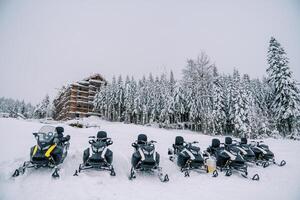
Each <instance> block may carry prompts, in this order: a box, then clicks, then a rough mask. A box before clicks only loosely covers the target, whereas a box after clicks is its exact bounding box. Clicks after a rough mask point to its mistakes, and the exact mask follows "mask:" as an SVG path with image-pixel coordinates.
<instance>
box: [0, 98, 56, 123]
mask: <svg viewBox="0 0 300 200" xmlns="http://www.w3.org/2000/svg"><path fill="white" fill-rule="evenodd" d="M0 113H7V114H9V117H13V118H17V117H21V118H26V119H29V118H35V119H42V118H47V117H52V116H53V106H52V103H51V101H50V99H49V96H48V95H46V96H45V97H44V99H43V100H42V101H41V102H40V103H38V104H37V105H32V104H31V103H25V102H24V100H22V101H19V100H14V99H12V98H4V97H1V98H0Z"/></svg>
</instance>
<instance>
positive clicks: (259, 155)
mask: <svg viewBox="0 0 300 200" xmlns="http://www.w3.org/2000/svg"><path fill="white" fill-rule="evenodd" d="M240 144H241V146H242V147H247V148H250V149H251V150H252V151H253V152H254V155H255V156H254V161H255V163H256V165H261V166H263V167H264V168H265V167H268V166H269V165H270V164H275V165H277V166H280V167H282V166H284V165H285V164H286V161H285V160H282V161H281V162H280V163H277V162H276V161H275V158H274V153H273V152H272V151H270V149H269V146H268V145H266V144H264V143H263V141H259V142H257V141H251V143H250V144H248V141H247V138H241V142H240Z"/></svg>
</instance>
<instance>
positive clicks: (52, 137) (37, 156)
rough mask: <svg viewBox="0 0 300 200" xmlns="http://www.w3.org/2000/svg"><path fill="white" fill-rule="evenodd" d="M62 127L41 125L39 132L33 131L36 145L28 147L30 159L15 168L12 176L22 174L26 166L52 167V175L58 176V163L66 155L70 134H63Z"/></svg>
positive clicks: (59, 163)
mask: <svg viewBox="0 0 300 200" xmlns="http://www.w3.org/2000/svg"><path fill="white" fill-rule="evenodd" d="M63 132H64V128H63V127H54V126H49V125H47V126H43V127H42V128H41V129H40V130H39V132H37V133H33V135H34V137H35V138H36V140H37V145H35V146H34V147H32V148H31V149H30V161H25V162H24V164H23V166H21V167H19V168H18V169H16V170H15V172H14V174H13V175H12V176H13V177H17V176H19V175H20V174H24V173H25V170H26V169H27V168H35V169H38V168H41V167H48V168H53V169H54V171H53V173H52V177H54V178H58V177H59V174H58V172H59V170H60V165H61V164H62V163H63V161H64V159H65V158H66V156H67V153H68V149H69V146H70V143H69V140H70V136H69V135H67V136H66V137H64V136H63Z"/></svg>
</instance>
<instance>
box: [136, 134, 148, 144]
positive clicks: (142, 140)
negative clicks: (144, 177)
mask: <svg viewBox="0 0 300 200" xmlns="http://www.w3.org/2000/svg"><path fill="white" fill-rule="evenodd" d="M146 142H147V135H145V134H139V135H138V139H137V144H145V143H146Z"/></svg>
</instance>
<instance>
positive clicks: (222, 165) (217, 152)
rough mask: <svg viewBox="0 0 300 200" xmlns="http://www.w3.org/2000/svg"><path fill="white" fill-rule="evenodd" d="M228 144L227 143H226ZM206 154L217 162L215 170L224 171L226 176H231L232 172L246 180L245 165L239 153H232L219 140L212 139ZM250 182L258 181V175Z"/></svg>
mask: <svg viewBox="0 0 300 200" xmlns="http://www.w3.org/2000/svg"><path fill="white" fill-rule="evenodd" d="M227 142H228V141H227ZM207 152H208V153H209V154H210V155H212V156H214V157H215V158H216V160H217V169H219V170H220V171H221V172H222V171H225V175H226V176H231V175H232V172H233V171H235V172H238V173H239V174H240V175H242V176H243V177H244V178H248V170H247V164H246V161H245V160H244V158H243V156H242V155H241V154H240V152H239V151H233V150H231V148H229V147H228V146H227V147H226V145H225V144H224V143H220V140H219V139H216V138H215V139H212V144H211V146H210V147H208V148H207ZM252 180H259V175H258V174H255V175H254V176H253V177H252Z"/></svg>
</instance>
